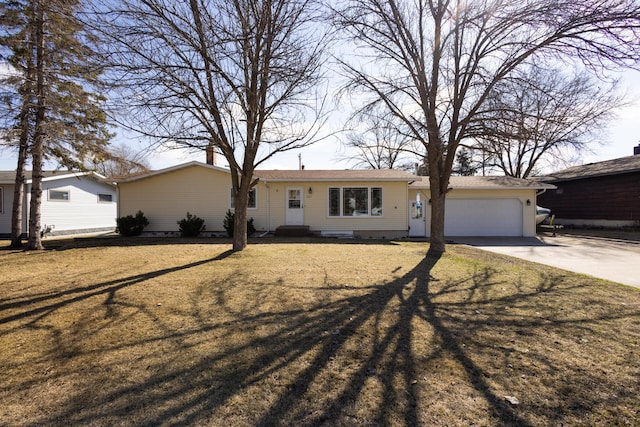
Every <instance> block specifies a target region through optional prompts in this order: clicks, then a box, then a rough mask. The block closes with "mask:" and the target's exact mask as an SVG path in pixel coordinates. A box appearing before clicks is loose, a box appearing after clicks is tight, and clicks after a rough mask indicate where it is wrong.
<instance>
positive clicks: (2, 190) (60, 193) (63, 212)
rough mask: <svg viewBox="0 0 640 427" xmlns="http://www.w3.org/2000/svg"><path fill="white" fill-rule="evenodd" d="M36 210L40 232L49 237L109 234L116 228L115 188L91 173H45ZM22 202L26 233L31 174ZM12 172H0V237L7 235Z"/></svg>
mask: <svg viewBox="0 0 640 427" xmlns="http://www.w3.org/2000/svg"><path fill="white" fill-rule="evenodd" d="M43 175H44V178H43V179H42V204H41V207H40V213H41V219H40V224H41V227H42V230H47V234H49V235H61V234H79V233H90V232H99V231H113V230H114V229H115V226H116V217H117V214H118V208H117V191H116V186H115V185H114V184H112V183H109V182H107V181H106V180H105V178H104V177H103V176H101V175H99V174H97V173H95V172H70V171H46V172H44V173H43ZM27 178H28V179H27V182H26V184H25V189H24V198H23V201H22V217H23V224H22V230H23V232H24V233H25V234H26V233H27V232H28V228H27V227H28V219H29V204H30V201H31V174H30V173H27ZM14 188H15V172H13V171H0V236H4V237H7V236H9V235H10V234H11V210H12V206H13V195H14Z"/></svg>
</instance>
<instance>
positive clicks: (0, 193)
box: [0, 187, 4, 213]
mask: <svg viewBox="0 0 640 427" xmlns="http://www.w3.org/2000/svg"><path fill="white" fill-rule="evenodd" d="M0 213H4V188H3V187H0Z"/></svg>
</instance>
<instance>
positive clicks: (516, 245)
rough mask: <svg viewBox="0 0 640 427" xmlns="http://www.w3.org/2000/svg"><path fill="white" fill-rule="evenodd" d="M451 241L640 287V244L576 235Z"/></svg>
mask: <svg viewBox="0 0 640 427" xmlns="http://www.w3.org/2000/svg"><path fill="white" fill-rule="evenodd" d="M451 240H453V241H454V242H455V243H461V244H467V245H470V246H473V247H476V248H479V249H483V250H486V251H490V252H497V253H500V254H504V255H510V256H514V257H516V258H522V259H526V260H528V261H533V262H538V263H541V264H546V265H550V266H552V267H558V268H562V269H565V270H569V271H573V272H576V273H582V274H587V275H589V276H594V277H598V278H601V279H606V280H611V281H613V282H618V283H622V284H625V285H629V286H635V287H638V288H640V242H635V241H628V240H627V241H625V240H616V239H608V238H602V237H585V236H575V235H558V236H556V237H551V236H538V237H458V238H455V237H454V238H452V239H451Z"/></svg>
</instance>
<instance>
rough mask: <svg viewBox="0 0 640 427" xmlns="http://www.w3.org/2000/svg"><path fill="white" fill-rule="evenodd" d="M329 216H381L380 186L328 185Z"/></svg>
mask: <svg viewBox="0 0 640 427" xmlns="http://www.w3.org/2000/svg"><path fill="white" fill-rule="evenodd" d="M329 216H342V217H347V216H349V217H352V216H372V217H379V216H382V188H381V187H330V188H329Z"/></svg>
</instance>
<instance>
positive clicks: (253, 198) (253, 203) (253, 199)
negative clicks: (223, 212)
mask: <svg viewBox="0 0 640 427" xmlns="http://www.w3.org/2000/svg"><path fill="white" fill-rule="evenodd" d="M229 207H230V208H231V209H233V208H235V205H234V204H233V189H232V188H230V189H229ZM257 207H258V194H257V192H256V188H255V187H254V188H252V189H251V190H249V198H248V199H247V208H248V209H256V208H257Z"/></svg>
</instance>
